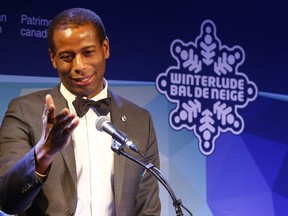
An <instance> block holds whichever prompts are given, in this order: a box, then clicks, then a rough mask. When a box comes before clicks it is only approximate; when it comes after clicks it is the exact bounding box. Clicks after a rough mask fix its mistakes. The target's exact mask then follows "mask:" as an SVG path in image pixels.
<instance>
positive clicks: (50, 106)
mask: <svg viewBox="0 0 288 216" xmlns="http://www.w3.org/2000/svg"><path fill="white" fill-rule="evenodd" d="M45 108H46V109H47V110H46V116H47V124H52V125H53V122H54V118H55V105H54V101H53V98H52V96H51V95H49V94H48V95H46V104H45Z"/></svg>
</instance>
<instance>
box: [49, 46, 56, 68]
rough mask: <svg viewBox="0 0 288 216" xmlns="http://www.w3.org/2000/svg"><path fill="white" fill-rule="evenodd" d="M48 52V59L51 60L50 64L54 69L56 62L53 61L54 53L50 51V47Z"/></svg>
mask: <svg viewBox="0 0 288 216" xmlns="http://www.w3.org/2000/svg"><path fill="white" fill-rule="evenodd" d="M48 52H49V56H50V60H51V62H52V65H53V67H54V68H55V69H56V68H57V66H56V62H55V54H54V53H53V52H52V50H51V49H48Z"/></svg>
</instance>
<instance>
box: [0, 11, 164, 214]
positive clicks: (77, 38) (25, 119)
mask: <svg viewBox="0 0 288 216" xmlns="http://www.w3.org/2000/svg"><path fill="white" fill-rule="evenodd" d="M48 46H49V54H50V58H51V61H52V64H53V67H54V68H55V69H56V70H57V71H58V74H59V77H60V81H61V83H60V84H59V85H58V86H56V87H55V88H53V89H51V90H45V91H39V92H35V93H32V94H29V95H25V96H22V97H19V98H16V99H14V100H12V101H11V102H10V104H9V107H8V110H7V112H6V114H5V117H4V120H3V122H2V126H1V130H0V164H1V168H0V176H1V178H0V205H1V209H2V210H3V211H4V212H6V213H8V214H18V215H37V216H40V215H53V216H55V215H56V216H57V215H61V216H63V215H84V216H89V215H101V216H102V215H119V216H122V215H123V216H126V215H160V201H159V188H158V182H157V180H156V178H154V176H152V175H151V174H150V173H146V174H145V175H142V174H143V168H141V167H140V166H139V165H138V164H135V163H134V162H132V161H130V160H128V159H126V158H125V157H120V156H117V155H115V154H114V153H113V152H112V151H111V149H110V144H111V143H112V138H111V136H110V135H108V134H106V133H103V132H100V131H97V130H96V128H95V121H96V119H97V117H98V115H107V116H108V117H109V118H111V120H112V123H113V124H114V125H115V127H117V128H118V129H119V130H121V131H122V132H124V133H125V134H126V135H127V137H129V138H130V139H131V140H132V141H133V143H135V144H136V145H137V146H138V148H139V149H140V151H141V152H142V153H143V154H144V155H145V158H146V160H147V162H150V163H153V164H155V165H156V166H159V155H158V147H157V141H156V135H155V131H154V127H153V123H152V119H151V116H150V114H149V113H148V112H147V111H146V110H144V109H142V108H140V107H138V106H136V105H135V104H133V103H131V102H129V101H127V100H125V99H124V98H121V97H120V96H118V95H116V94H114V93H113V92H111V91H110V90H109V87H108V83H107V81H106V80H105V79H104V73H105V65H106V59H108V58H109V55H110V47H109V41H108V38H107V37H106V33H105V28H104V26H103V24H102V21H101V19H100V18H99V17H98V16H97V15H96V14H95V13H94V12H92V11H90V10H87V9H82V8H73V9H68V10H65V11H63V12H61V13H60V14H59V15H57V16H56V17H55V18H54V19H53V21H52V23H51V25H50V26H49V29H48ZM83 98H84V99H91V100H93V101H98V100H101V99H104V98H110V99H111V100H110V101H109V100H108V101H107V100H105V101H104V103H103V104H102V105H98V108H99V106H100V107H102V108H103V107H104V111H105V110H106V113H99V112H100V111H101V110H100V111H99V110H98V108H97V106H96V107H93V106H91V107H90V106H89V107H90V109H89V110H88V112H87V113H86V114H85V113H83V114H81V113H80V111H78V108H76V107H77V106H76V105H77V104H81V103H82V100H81V99H83ZM76 99H77V100H76ZM86 102H87V100H86ZM88 103H94V102H88ZM74 106H75V107H74ZM83 106H84V107H85V106H86V107H87V106H88V105H82V108H83ZM109 106H110V108H109ZM43 107H44V108H43ZM89 107H88V108H89ZM43 109H44V111H43ZM76 112H77V114H78V115H79V117H77V116H76V114H75V113H76ZM101 112H102V111H101ZM125 151H126V152H127V153H130V154H132V155H133V156H134V157H136V158H137V159H139V160H142V161H144V159H143V158H142V157H141V155H139V154H137V153H133V152H132V151H130V150H129V149H125Z"/></svg>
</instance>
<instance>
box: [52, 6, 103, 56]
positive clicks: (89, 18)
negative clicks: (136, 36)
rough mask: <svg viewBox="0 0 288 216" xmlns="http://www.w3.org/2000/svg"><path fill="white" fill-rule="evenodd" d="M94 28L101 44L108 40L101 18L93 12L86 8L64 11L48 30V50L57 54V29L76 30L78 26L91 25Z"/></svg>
mask: <svg viewBox="0 0 288 216" xmlns="http://www.w3.org/2000/svg"><path fill="white" fill-rule="evenodd" d="M89 24H91V25H92V26H93V27H94V30H95V34H96V35H98V37H99V39H100V43H102V42H103V41H104V39H105V38H106V30H105V27H104V25H103V22H102V20H101V18H100V17H99V16H98V15H97V14H96V13H94V12H93V11H91V10H88V9H85V8H71V9H67V10H64V11H62V12H61V13H59V14H58V15H57V16H55V18H54V19H53V20H52V22H51V24H50V25H49V28H48V48H49V49H50V50H51V51H52V52H55V45H54V39H53V35H54V31H55V30H57V29H67V28H76V27H77V26H82V25H89Z"/></svg>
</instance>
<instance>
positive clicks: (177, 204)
mask: <svg viewBox="0 0 288 216" xmlns="http://www.w3.org/2000/svg"><path fill="white" fill-rule="evenodd" d="M111 149H112V150H113V151H114V152H115V153H116V154H117V155H123V156H125V157H126V158H128V159H130V160H132V161H134V162H136V163H137V164H139V165H140V166H142V167H144V168H145V169H146V170H147V171H149V172H150V173H152V174H153V175H154V176H155V177H156V178H157V179H158V181H159V182H160V183H161V184H162V185H163V186H164V187H165V188H166V190H167V191H168V193H169V194H170V196H171V198H172V201H173V206H174V208H175V212H176V215H177V216H183V213H182V209H181V206H182V207H183V208H184V209H185V210H186V211H187V212H188V213H189V214H190V215H191V216H193V215H192V213H191V212H190V211H189V210H188V209H187V208H186V207H185V206H184V205H183V204H182V201H181V199H178V198H176V196H175V193H174V192H173V190H172V188H171V187H170V185H169V184H168V182H167V181H166V179H165V177H164V176H163V175H162V173H161V171H160V170H159V169H158V168H157V167H156V166H155V165H154V164H152V163H149V164H144V163H143V162H141V161H139V160H138V159H136V158H134V157H133V156H131V155H130V154H128V153H127V152H125V151H124V148H123V146H122V145H121V144H120V143H119V142H117V141H116V140H113V142H112V145H111Z"/></svg>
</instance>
